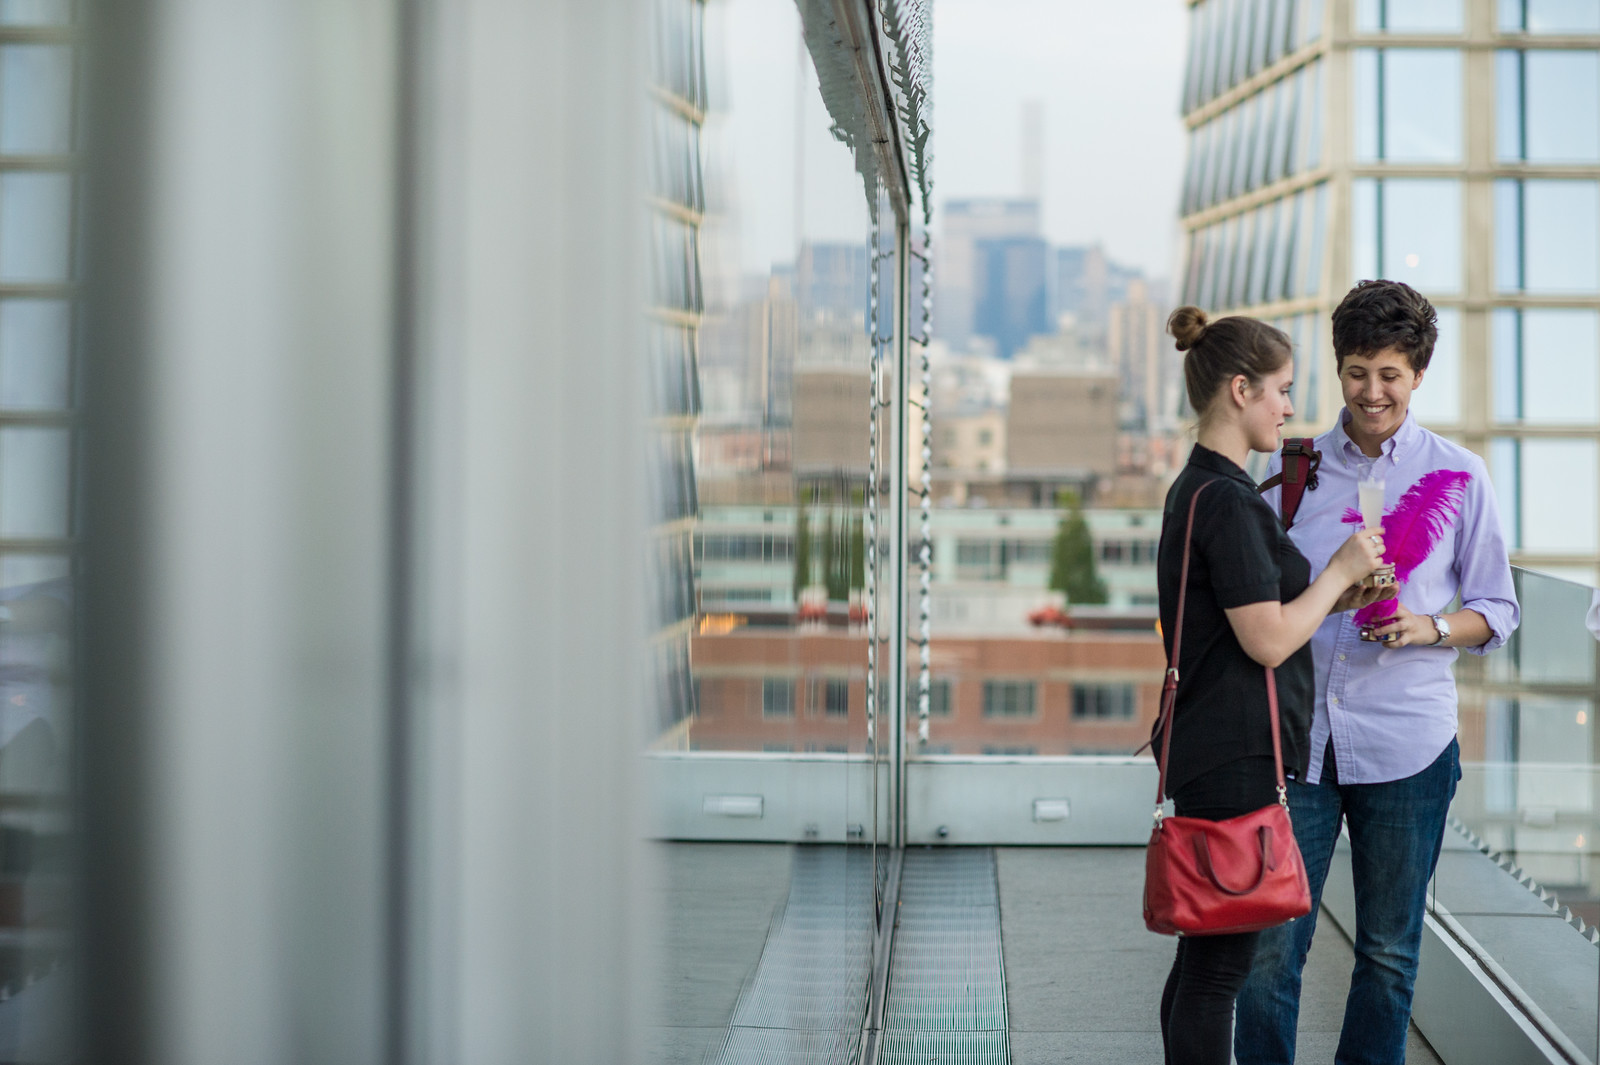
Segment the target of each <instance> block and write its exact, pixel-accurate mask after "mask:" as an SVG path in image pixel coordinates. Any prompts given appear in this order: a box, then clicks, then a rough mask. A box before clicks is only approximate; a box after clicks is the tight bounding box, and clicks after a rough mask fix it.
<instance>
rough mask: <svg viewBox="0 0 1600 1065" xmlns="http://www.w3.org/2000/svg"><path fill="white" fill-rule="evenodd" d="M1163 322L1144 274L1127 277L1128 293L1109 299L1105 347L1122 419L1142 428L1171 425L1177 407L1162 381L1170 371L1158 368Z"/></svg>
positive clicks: (1149, 429) (1163, 349)
mask: <svg viewBox="0 0 1600 1065" xmlns="http://www.w3.org/2000/svg"><path fill="white" fill-rule="evenodd" d="M1161 326H1162V322H1161V312H1160V311H1159V309H1158V308H1157V307H1156V305H1155V304H1154V303H1153V302H1152V301H1151V299H1150V288H1149V285H1147V284H1146V283H1145V282H1144V280H1143V279H1136V280H1134V281H1131V282H1129V284H1128V294H1127V298H1126V299H1125V300H1123V301H1122V302H1120V303H1114V304H1112V305H1111V310H1110V314H1109V320H1108V322H1107V325H1106V351H1107V354H1108V355H1109V356H1110V358H1111V364H1112V366H1114V367H1116V371H1117V376H1118V377H1119V378H1120V379H1121V381H1122V391H1121V393H1120V395H1119V397H1118V398H1119V400H1120V401H1121V405H1122V408H1123V419H1122V421H1123V424H1124V425H1125V426H1128V427H1131V428H1134V429H1137V430H1139V431H1140V432H1144V433H1158V432H1166V431H1168V430H1170V429H1171V428H1172V427H1173V424H1174V417H1173V416H1174V415H1175V414H1176V412H1177V405H1176V404H1175V403H1172V402H1170V401H1169V398H1168V393H1169V390H1168V388H1167V387H1166V386H1167V383H1168V381H1169V380H1170V379H1172V377H1173V376H1174V375H1173V374H1171V373H1163V372H1162V371H1163V369H1165V368H1168V367H1164V366H1163V361H1164V358H1165V355H1166V352H1167V350H1168V345H1166V344H1163V343H1162V329H1161Z"/></svg>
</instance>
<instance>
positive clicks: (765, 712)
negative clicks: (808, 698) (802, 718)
mask: <svg viewBox="0 0 1600 1065" xmlns="http://www.w3.org/2000/svg"><path fill="white" fill-rule="evenodd" d="M761 716H762V717H793V716H794V681H792V680H789V679H788V678H782V679H779V678H774V677H768V678H766V679H765V680H763V681H762V682H761Z"/></svg>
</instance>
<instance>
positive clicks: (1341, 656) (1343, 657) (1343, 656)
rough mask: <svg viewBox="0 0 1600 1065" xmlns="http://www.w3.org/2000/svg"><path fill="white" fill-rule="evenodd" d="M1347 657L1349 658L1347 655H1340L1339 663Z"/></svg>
mask: <svg viewBox="0 0 1600 1065" xmlns="http://www.w3.org/2000/svg"><path fill="white" fill-rule="evenodd" d="M1349 657H1350V656H1349V655H1340V656H1339V661H1341V662H1343V661H1344V660H1345V659H1347V658H1349Z"/></svg>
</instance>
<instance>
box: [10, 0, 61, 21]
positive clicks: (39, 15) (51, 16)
mask: <svg viewBox="0 0 1600 1065" xmlns="http://www.w3.org/2000/svg"><path fill="white" fill-rule="evenodd" d="M72 3H73V0H0V25H6V26H66V25H68V24H70V23H71V22H72Z"/></svg>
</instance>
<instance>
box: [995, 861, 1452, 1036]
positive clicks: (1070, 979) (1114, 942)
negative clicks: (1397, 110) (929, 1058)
mask: <svg viewBox="0 0 1600 1065" xmlns="http://www.w3.org/2000/svg"><path fill="white" fill-rule="evenodd" d="M996 856H997V859H998V866H999V876H1000V931H1001V938H1002V943H1003V948H1004V950H1005V972H1006V994H1007V999H1008V1007H1009V1012H1010V1018H1011V1061H1012V1065H1058V1063H1063V1062H1080V1061H1081V1062H1096V1063H1100V1065H1123V1063H1127V1065H1159V1063H1160V1062H1161V1026H1160V1020H1159V1018H1158V1011H1159V1008H1160V1002H1161V988H1162V986H1163V984H1164V983H1165V981H1166V978H1167V971H1168V969H1170V968H1171V967H1172V952H1173V950H1174V949H1175V944H1174V941H1173V940H1172V939H1170V938H1168V937H1166V936H1157V935H1152V934H1151V933H1150V932H1148V931H1147V930H1146V929H1145V927H1144V920H1143V917H1142V916H1141V914H1140V911H1139V903H1138V890H1139V885H1140V884H1141V883H1142V882H1143V879H1144V850H1143V849H1142V848H1137V847H1104V848H1098V847H1097V848H1082V847H1072V848H1068V847H1037V848H1021V847H1016V848H1004V847H1002V848H997V850H996ZM1354 963H1355V955H1354V954H1353V953H1352V952H1351V950H1350V944H1349V942H1348V941H1347V940H1345V939H1344V937H1343V936H1342V935H1341V934H1340V932H1339V930H1338V927H1337V926H1336V925H1334V924H1333V923H1332V922H1331V921H1319V922H1318V925H1317V938H1316V941H1315V943H1314V944H1313V946H1312V949H1311V958H1310V960H1309V961H1308V962H1307V965H1306V975H1305V989H1304V992H1303V998H1302V1001H1301V1008H1300V1036H1299V1046H1298V1052H1297V1057H1298V1058H1299V1060H1300V1061H1303V1062H1326V1061H1332V1060H1333V1052H1334V1048H1335V1046H1336V1045H1337V1044H1338V1041H1339V1026H1340V1024H1341V1022H1342V1021H1343V1019H1344V996H1345V991H1346V990H1347V989H1348V987H1349V983H1350V969H1351V967H1352V966H1353V965H1354ZM1406 1061H1407V1062H1408V1063H1410V1065H1438V1063H1439V1059H1438V1057H1437V1056H1436V1055H1435V1054H1434V1053H1433V1050H1432V1049H1431V1048H1430V1047H1429V1046H1428V1044H1427V1042H1426V1041H1425V1040H1424V1039H1423V1038H1422V1036H1421V1034H1420V1033H1419V1032H1418V1031H1417V1030H1416V1028H1415V1027H1413V1028H1412V1029H1411V1040H1410V1044H1409V1046H1408V1048H1407V1053H1406Z"/></svg>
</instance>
